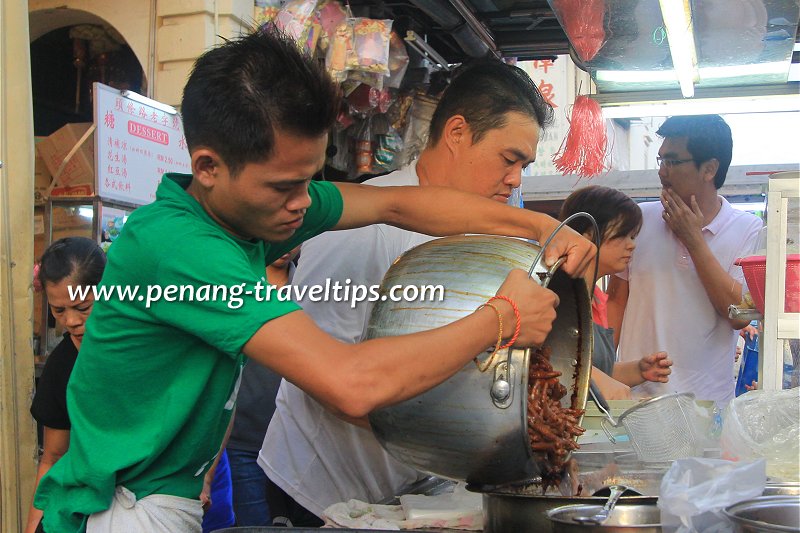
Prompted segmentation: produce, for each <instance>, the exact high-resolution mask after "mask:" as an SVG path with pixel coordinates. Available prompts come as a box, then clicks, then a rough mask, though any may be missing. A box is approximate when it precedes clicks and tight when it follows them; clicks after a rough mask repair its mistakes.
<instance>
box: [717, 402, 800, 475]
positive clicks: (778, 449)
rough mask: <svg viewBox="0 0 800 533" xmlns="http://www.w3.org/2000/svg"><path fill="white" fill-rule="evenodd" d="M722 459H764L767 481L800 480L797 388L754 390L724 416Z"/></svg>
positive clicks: (799, 415)
mask: <svg viewBox="0 0 800 533" xmlns="http://www.w3.org/2000/svg"><path fill="white" fill-rule="evenodd" d="M720 446H721V448H722V457H723V458H725V459H731V460H734V461H737V460H747V459H756V458H761V457H763V458H764V459H766V460H767V474H768V475H769V476H770V478H775V479H779V480H783V481H800V465H798V460H797V458H798V457H799V456H800V389H799V388H794V389H788V390H780V391H767V390H754V391H750V392H747V393H745V394H743V395H741V396H739V397H737V398H736V399H734V400H733V401H732V402H731V403H730V404H728V406H727V407H726V408H725V412H724V413H723V425H722V435H721V436H720Z"/></svg>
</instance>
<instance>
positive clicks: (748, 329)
mask: <svg viewBox="0 0 800 533" xmlns="http://www.w3.org/2000/svg"><path fill="white" fill-rule="evenodd" d="M739 335H741V336H742V338H743V339H745V340H747V339H750V340H753V339H754V338H755V337H756V335H758V328H756V327H755V326H753V325H751V324H747V325H746V326H745V327H743V328H742V330H741V331H740V332H739Z"/></svg>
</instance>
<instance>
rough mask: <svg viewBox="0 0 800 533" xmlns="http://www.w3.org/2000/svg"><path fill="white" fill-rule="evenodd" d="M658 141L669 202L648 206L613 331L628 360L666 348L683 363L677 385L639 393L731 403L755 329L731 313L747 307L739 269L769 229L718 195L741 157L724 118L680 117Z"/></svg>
mask: <svg viewBox="0 0 800 533" xmlns="http://www.w3.org/2000/svg"><path fill="white" fill-rule="evenodd" d="M657 134H658V135H659V136H661V137H663V138H664V142H663V143H662V145H661V148H660V149H659V151H658V154H659V155H658V160H659V164H660V167H659V171H658V176H659V178H660V179H661V184H662V187H663V188H662V191H661V199H660V202H649V203H644V204H640V207H641V208H642V215H643V217H644V221H643V224H642V230H641V232H640V233H639V236H638V238H637V249H636V253H635V254H634V255H633V259H632V261H631V263H630V265H629V266H628V270H627V271H625V272H622V273H620V274H617V277H612V280H611V283H610V286H609V291H608V292H609V300H608V317H609V323H610V324H611V325H612V327H614V330H615V331H620V337H619V359H620V360H621V361H632V360H634V359H638V358H639V357H641V354H642V353H652V352H655V351H659V350H664V351H666V352H668V353H669V354H670V356H671V357H672V359H673V361H674V364H673V366H672V375H671V376H670V379H669V383H644V384H642V385H640V386H638V387H636V389H635V391H636V392H638V393H639V394H642V395H646V396H657V395H661V394H668V393H671V392H693V393H694V394H695V395H696V397H697V398H698V399H704V400H705V399H707V400H715V401H716V402H717V403H719V404H724V403H727V402H728V401H729V400H731V399H732V398H733V393H734V384H733V382H732V380H731V374H732V372H733V360H734V353H735V347H736V338H737V334H738V330H739V329H741V328H743V327H744V326H746V325H747V321H737V320H731V319H729V318H728V306H729V305H731V304H736V303H739V302H740V301H741V299H742V281H743V275H742V270H741V268H740V267H738V266H735V265H734V261H735V260H736V259H737V258H738V257H742V256H745V255H748V254H749V253H751V251H752V250H753V248H754V246H755V242H756V239H757V237H758V232H759V230H760V229H761V227H762V222H761V220H760V219H759V218H758V217H756V216H754V215H751V214H749V213H744V212H742V211H737V210H735V209H734V208H733V207H731V205H730V204H729V203H728V202H727V201H726V200H725V199H724V198H723V197H722V196H719V195H718V194H717V190H718V189H719V188H720V187H722V185H723V183H724V182H725V177H726V175H727V172H728V167H729V166H730V162H731V156H732V152H733V140H732V137H731V130H730V127H729V126H728V125H727V124H726V123H725V121H724V120H723V119H722V118H721V117H720V116H719V115H700V116H678V117H671V118H669V119H667V120H666V121H665V122H664V124H663V125H662V126H661V128H660V129H659V130H658V131H657ZM620 324H621V325H622V327H621V329H620V327H619V326H620Z"/></svg>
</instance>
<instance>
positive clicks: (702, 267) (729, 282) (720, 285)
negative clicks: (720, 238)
mask: <svg viewBox="0 0 800 533" xmlns="http://www.w3.org/2000/svg"><path fill="white" fill-rule="evenodd" d="M689 254H690V255H691V256H692V261H693V262H694V267H695V270H696V271H697V276H698V277H699V278H700V283H702V284H703V288H704V289H705V291H706V294H707V295H708V299H709V300H710V301H711V304H712V305H713V306H714V309H715V310H716V311H717V313H718V314H719V315H720V316H721V317H723V318H725V319H726V320H728V321H729V322H730V324H731V327H732V328H734V329H741V328H743V327H744V326H746V325H747V321H744V322H742V321H738V320H731V319H729V318H728V307H729V306H731V305H735V304H738V303H739V302H740V301H741V300H742V284H741V283H739V282H738V281H737V280H735V279H734V278H733V277H731V275H730V274H728V272H727V271H725V269H723V268H722V265H720V264H719V261H717V258H716V257H714V254H712V253H711V249H710V248H709V247H708V244H706V242H705V241H701V242H699V243H698V244H696V245H694V246H693V247H692V248H691V249H689Z"/></svg>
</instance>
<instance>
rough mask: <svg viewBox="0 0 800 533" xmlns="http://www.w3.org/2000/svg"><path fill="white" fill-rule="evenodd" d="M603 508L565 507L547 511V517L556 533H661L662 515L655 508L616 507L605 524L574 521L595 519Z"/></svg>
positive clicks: (648, 506) (591, 506)
mask: <svg viewBox="0 0 800 533" xmlns="http://www.w3.org/2000/svg"><path fill="white" fill-rule="evenodd" d="M602 508H603V506H602V505H566V506H564V507H557V508H555V509H552V510H550V511H547V517H548V518H549V520H550V522H551V524H552V526H553V529H552V531H553V533H589V532H602V533H661V511H660V510H659V509H658V507H656V505H630V504H627V503H620V504H617V506H616V507H614V510H613V511H612V512H611V514H610V515H609V516H608V518H607V519H606V520H605V521H604V522H603V523H602V524H592V523H582V522H576V521H574V520H573V518H575V517H579V516H592V515H594V514H596V513H597V512H598V511H600V509H602Z"/></svg>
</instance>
